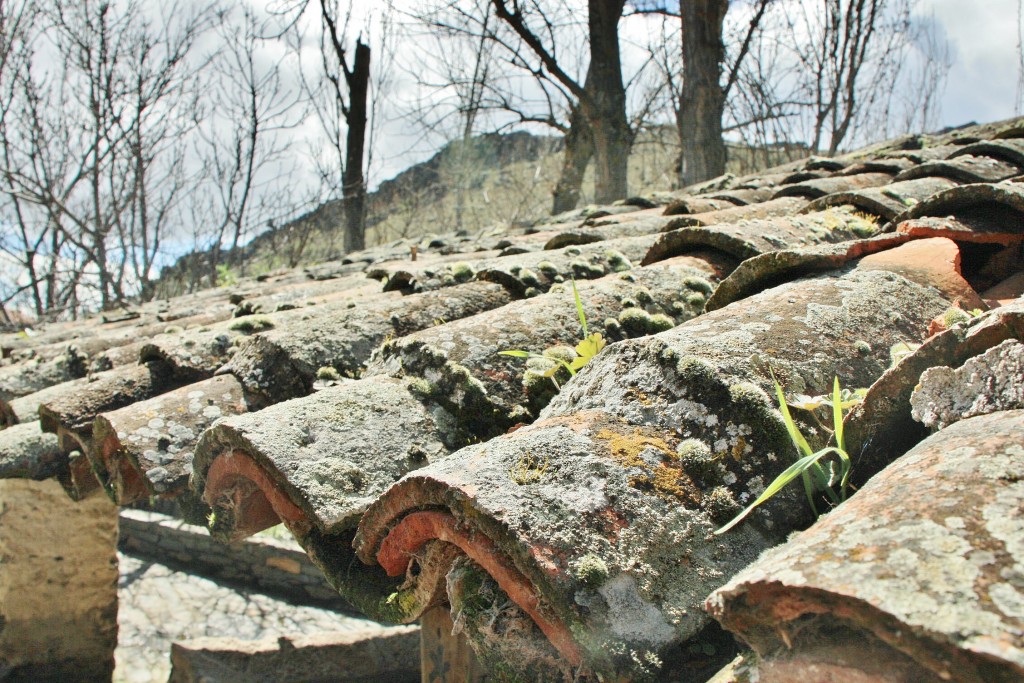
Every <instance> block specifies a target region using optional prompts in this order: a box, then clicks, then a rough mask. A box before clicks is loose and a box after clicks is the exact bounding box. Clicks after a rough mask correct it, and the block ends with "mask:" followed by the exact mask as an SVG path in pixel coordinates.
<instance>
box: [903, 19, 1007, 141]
mask: <svg viewBox="0 0 1024 683" xmlns="http://www.w3.org/2000/svg"><path fill="white" fill-rule="evenodd" d="M1017 4H1018V0H979V1H976V2H975V1H970V0H925V1H924V2H922V10H923V12H922V14H927V13H929V12H931V13H934V16H935V19H936V21H937V22H938V23H939V24H940V25H941V26H942V27H943V28H945V31H946V37H947V38H948V40H949V41H950V43H951V45H952V47H953V67H952V69H951V70H950V72H949V78H948V80H947V84H946V93H945V96H944V97H943V99H942V105H943V106H942V122H943V124H944V125H947V126H955V125H960V124H964V123H968V122H970V121H977V122H978V123H984V122H986V121H997V120H1000V119H1006V118H1010V117H1012V116H1014V115H1016V113H1017V112H1016V111H1015V106H1016V99H1017V79H1018V58H1017V43H1018V36H1019V33H1018V31H1019V28H1018V27H1019V24H1018V14H1017Z"/></svg>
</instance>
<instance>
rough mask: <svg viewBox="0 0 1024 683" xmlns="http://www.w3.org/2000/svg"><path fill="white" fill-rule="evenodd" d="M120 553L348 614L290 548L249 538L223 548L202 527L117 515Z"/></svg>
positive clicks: (154, 516)
mask: <svg viewBox="0 0 1024 683" xmlns="http://www.w3.org/2000/svg"><path fill="white" fill-rule="evenodd" d="M120 547H121V550H122V551H124V552H127V553H129V554H131V555H136V556H139V557H145V558H150V559H153V560H156V561H157V562H159V563H161V564H164V565H167V566H169V567H174V568H176V569H181V570H183V571H187V572H192V573H196V574H202V575H203V576H206V577H209V578H212V579H217V580H221V581H226V582H229V583H234V584H237V585H243V586H245V587H247V588H253V589H256V590H259V591H260V592H262V593H265V594H267V595H275V596H278V597H283V598H286V599H288V600H291V601H292V602H297V603H301V604H307V605H318V606H322V607H329V608H334V609H346V608H348V605H347V603H345V601H344V600H342V599H341V598H340V597H339V596H338V593H337V592H336V591H335V590H333V589H332V588H331V587H330V586H329V585H328V584H327V581H326V579H324V575H323V574H322V573H321V572H320V570H319V569H317V568H316V567H315V566H314V565H313V564H312V563H311V562H310V561H309V557H308V556H307V555H306V553H305V552H304V551H303V550H302V549H301V548H300V547H299V546H298V544H296V543H294V542H291V543H289V542H286V541H280V540H276V539H272V538H249V539H246V540H245V541H242V542H239V543H232V544H226V543H222V542H220V541H217V540H215V539H213V538H211V537H210V534H209V532H208V531H207V530H206V529H205V528H204V527H200V526H193V525H191V524H186V523H184V522H182V521H181V520H179V519H174V518H172V517H168V516H166V515H162V514H159V513H155V512H145V511H142V510H122V511H121V541H120Z"/></svg>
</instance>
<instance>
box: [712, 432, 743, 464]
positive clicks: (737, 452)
mask: <svg viewBox="0 0 1024 683" xmlns="http://www.w3.org/2000/svg"><path fill="white" fill-rule="evenodd" d="M746 452H747V440H746V439H744V438H743V437H742V436H739V437H736V443H734V444H733V445H732V446H730V447H728V448H726V449H724V450H721V451H718V452H717V453H715V454H714V456H713V459H715V460H724V459H725V458H727V457H729V458H732V459H733V460H735V461H736V462H739V461H740V460H741V459H742V458H743V455H744V454H745V453H746Z"/></svg>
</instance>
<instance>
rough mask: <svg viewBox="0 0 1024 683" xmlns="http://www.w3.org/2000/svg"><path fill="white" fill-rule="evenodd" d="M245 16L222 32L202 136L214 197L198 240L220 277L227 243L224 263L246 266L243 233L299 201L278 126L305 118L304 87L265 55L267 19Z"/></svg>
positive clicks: (287, 144) (213, 277) (213, 274)
mask: <svg viewBox="0 0 1024 683" xmlns="http://www.w3.org/2000/svg"><path fill="white" fill-rule="evenodd" d="M240 15H241V16H240V17H239V20H238V22H240V23H238V22H231V23H224V24H222V26H221V28H220V31H219V33H218V35H219V38H220V41H221V45H222V49H221V50H220V52H219V53H218V55H217V56H216V57H215V60H214V62H213V63H212V64H211V69H210V72H211V78H210V79H209V81H208V97H207V106H208V107H209V109H210V112H209V116H208V117H207V118H206V120H205V121H204V125H203V126H202V127H201V128H200V139H199V140H198V141H197V143H198V150H197V151H198V156H199V158H200V159H201V161H202V172H203V174H204V178H203V180H204V183H203V185H204V190H205V198H206V202H207V206H206V211H205V213H202V214H201V218H200V220H199V221H198V222H197V228H200V230H201V232H203V233H205V235H203V236H202V237H200V236H197V237H198V239H197V241H201V242H202V244H201V246H202V247H204V248H205V249H207V250H208V258H207V259H206V268H207V269H208V272H209V279H210V282H211V283H213V284H215V283H216V282H217V276H218V268H219V267H220V266H221V262H222V259H221V255H222V250H223V249H224V248H227V249H228V251H227V260H226V264H225V265H227V266H229V267H242V268H243V269H244V265H245V263H244V260H243V259H242V254H241V249H240V245H241V244H242V242H243V240H244V238H245V237H247V236H249V235H250V234H252V233H253V232H254V231H255V230H256V229H257V228H260V227H263V226H265V225H267V224H271V225H273V224H274V222H276V221H280V220H281V219H282V218H284V217H286V216H287V215H288V214H290V213H292V212H293V210H294V208H295V206H296V205H297V204H298V203H299V201H298V198H296V197H295V191H294V188H292V187H290V186H289V183H288V182H287V181H288V179H289V177H290V175H291V174H290V169H289V166H288V155H289V152H290V151H291V149H292V144H291V139H290V137H288V136H284V135H280V134H279V133H282V132H284V131H288V130H290V129H291V128H293V127H294V126H295V125H296V124H297V122H298V121H299V120H300V119H301V117H302V107H301V93H300V91H299V89H298V88H297V87H293V86H289V85H287V84H285V83H284V81H283V78H282V74H281V69H280V65H279V63H278V62H277V61H271V60H268V59H260V58H259V55H258V51H259V48H260V45H261V36H262V35H263V34H264V33H265V31H264V30H263V28H262V26H261V22H260V21H259V20H258V19H257V17H256V16H255V15H254V14H253V13H252V11H251V10H249V9H243V10H242V11H241V12H240ZM299 195H300V197H301V193H299ZM302 245H303V246H305V242H304V241H303V242H302Z"/></svg>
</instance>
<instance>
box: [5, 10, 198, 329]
mask: <svg viewBox="0 0 1024 683" xmlns="http://www.w3.org/2000/svg"><path fill="white" fill-rule="evenodd" d="M39 8H40V15H39V19H38V21H37V22H36V23H35V28H36V31H35V33H34V35H33V36H32V37H31V38H30V39H29V40H27V41H26V42H25V45H26V48H25V50H24V51H23V53H22V54H23V55H24V56H23V58H22V59H21V60H20V64H19V68H18V71H17V74H16V75H14V77H13V80H12V79H8V87H7V88H5V93H6V94H8V95H9V96H10V97H9V99H8V102H7V105H6V114H5V118H4V122H3V162H4V169H3V181H4V182H3V186H2V187H0V192H2V193H3V195H4V196H5V197H6V198H7V199H8V201H10V202H11V203H12V204H13V205H14V206H15V207H16V210H17V212H20V214H21V219H19V220H20V223H21V225H22V227H23V230H24V233H25V237H24V238H23V239H22V242H23V243H24V244H25V245H29V244H30V243H31V246H32V248H31V249H29V251H32V252H33V253H32V255H31V256H30V257H27V258H26V261H31V262H32V267H30V268H29V269H28V270H29V278H30V279H31V280H32V281H33V282H37V283H38V282H39V281H40V277H39V273H37V272H35V264H36V261H37V259H38V258H39V257H40V253H39V249H40V248H42V247H44V246H45V248H46V254H45V256H44V258H45V259H46V260H48V262H49V265H48V268H47V271H48V272H47V274H46V276H45V277H44V278H43V280H44V281H45V282H46V284H45V290H46V295H45V297H44V296H41V295H40V296H36V297H35V298H36V302H37V303H36V307H37V310H38V309H39V308H45V309H46V310H47V312H50V311H55V310H57V309H59V308H62V307H70V308H72V309H74V308H75V307H77V306H78V305H79V304H80V303H81V297H80V296H79V290H80V289H81V288H83V287H84V288H87V289H90V290H92V291H94V292H95V295H96V299H97V303H98V304H99V305H100V306H102V307H104V308H108V307H111V306H113V305H116V304H118V303H120V302H122V301H123V300H124V299H125V298H126V296H128V295H129V294H132V293H140V292H141V293H142V294H143V295H149V294H150V293H151V287H150V279H151V276H152V271H153V268H154V265H155V262H156V256H157V253H158V252H159V250H160V245H161V240H162V238H163V235H164V234H165V233H166V231H167V229H168V228H169V224H170V222H171V221H172V217H171V216H172V214H174V213H175V211H176V208H177V202H178V200H179V199H180V197H181V195H182V189H183V186H182V183H183V177H182V176H181V175H180V167H181V163H180V162H181V159H182V155H183V154H184V151H183V149H184V145H185V144H186V143H185V141H184V132H185V131H187V130H189V129H190V128H191V127H192V125H193V124H192V123H191V112H189V111H188V109H189V105H190V103H191V102H193V99H192V97H191V96H192V94H193V93H194V90H193V85H194V77H195V64H194V63H193V62H191V61H190V59H189V56H190V53H191V51H192V48H193V46H194V45H195V43H196V41H197V39H198V37H199V36H200V35H201V34H202V33H203V32H204V31H205V30H206V29H207V28H209V26H210V25H211V24H212V23H213V21H214V20H215V19H216V14H215V13H214V12H211V11H206V10H202V11H199V12H197V13H193V14H189V13H182V12H178V13H176V14H173V15H172V14H170V13H168V14H166V15H164V16H161V17H158V18H157V19H156V20H155V21H154V20H152V19H151V17H149V16H147V15H146V14H145V13H144V12H143V10H142V8H141V7H140V5H139V4H137V3H135V2H126V3H117V4H114V3H110V2H104V1H101V2H81V3H66V2H64V1H63V0H52V1H51V2H49V3H45V4H42V5H40V6H39ZM43 64H46V65H48V67H49V68H46V69H44V68H43V66H42V65H43ZM35 289H36V290H37V293H38V287H35Z"/></svg>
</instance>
